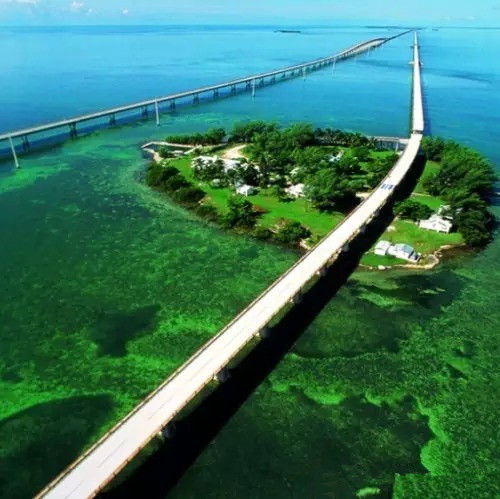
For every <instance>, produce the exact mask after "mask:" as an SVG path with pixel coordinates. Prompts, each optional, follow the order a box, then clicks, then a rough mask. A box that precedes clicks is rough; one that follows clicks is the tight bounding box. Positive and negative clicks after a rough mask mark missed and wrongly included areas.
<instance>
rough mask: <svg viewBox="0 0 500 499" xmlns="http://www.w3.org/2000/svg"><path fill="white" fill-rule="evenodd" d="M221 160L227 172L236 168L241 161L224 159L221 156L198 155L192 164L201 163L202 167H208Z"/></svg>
mask: <svg viewBox="0 0 500 499" xmlns="http://www.w3.org/2000/svg"><path fill="white" fill-rule="evenodd" d="M218 160H221V161H222V164H223V168H224V171H225V172H226V173H227V172H228V171H229V170H233V169H234V168H236V167H237V166H238V165H239V164H240V161H238V160H236V159H222V158H219V156H197V157H196V158H194V159H193V162H192V166H193V167H194V166H195V165H197V164H199V165H200V167H201V168H206V167H207V166H209V165H212V164H214V163H215V162H216V161H218Z"/></svg>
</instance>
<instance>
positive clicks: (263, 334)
mask: <svg viewBox="0 0 500 499" xmlns="http://www.w3.org/2000/svg"><path fill="white" fill-rule="evenodd" d="M259 336H260V337H261V338H262V339H263V340H265V339H266V338H269V337H270V336H271V328H270V327H268V326H265V327H263V328H262V329H261V330H260V331H259Z"/></svg>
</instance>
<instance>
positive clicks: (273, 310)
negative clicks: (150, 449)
mask: <svg viewBox="0 0 500 499" xmlns="http://www.w3.org/2000/svg"><path fill="white" fill-rule="evenodd" d="M413 56H414V63H413V99H412V104H413V120H412V123H413V130H412V132H411V134H410V137H409V140H408V143H407V145H406V148H405V150H404V152H403V153H402V155H401V156H400V157H399V160H398V161H397V163H396V164H395V166H394V167H393V168H392V169H391V171H390V172H389V173H388V175H387V176H386V177H385V178H384V180H383V181H382V182H381V183H380V184H379V186H378V187H377V188H376V189H375V190H374V191H373V192H372V193H371V195H370V196H368V197H367V198H366V199H365V200H364V201H363V202H362V203H361V204H360V205H358V207H357V208H356V209H354V210H353V211H352V212H351V213H350V214H349V215H348V216H347V217H346V219H345V220H344V221H343V222H342V223H341V224H340V225H339V226H337V227H336V228H335V229H334V230H332V231H331V232H330V233H329V234H328V235H327V236H326V237H325V238H324V239H323V240H322V241H321V242H320V243H319V244H318V245H317V246H316V247H315V248H314V249H312V250H311V251H309V252H308V253H307V254H305V255H304V256H303V257H302V258H301V259H300V260H299V261H297V263H295V265H293V266H292V267H291V268H290V269H289V270H288V271H286V272H285V273H284V274H283V275H282V276H281V277H280V278H278V279H277V280H276V281H275V282H274V283H273V284H272V285H271V286H269V287H268V288H267V289H266V290H265V291H264V292H263V293H262V294H261V295H260V296H258V297H257V298H256V299H255V300H254V301H253V302H252V303H251V304H250V305H248V306H247V307H246V308H245V309H244V310H243V311H242V312H241V313H240V314H239V315H238V316H237V317H235V318H234V319H233V320H232V321H231V323H230V324H228V325H227V326H226V327H225V328H224V329H223V330H222V331H220V332H219V333H218V334H217V335H216V336H215V337H214V338H212V339H211V340H210V341H208V342H207V343H206V344H205V345H204V346H203V347H202V348H200V350H198V351H197V352H196V353H195V354H194V355H193V356H192V357H191V358H190V359H189V360H188V361H187V362H186V363H185V364H184V365H182V366H181V367H180V368H179V369H178V370H177V371H176V372H175V373H173V374H172V375H171V376H170V377H169V378H168V379H167V380H166V381H165V382H164V383H163V384H162V385H161V386H159V387H158V388H157V389H156V390H155V391H154V392H153V393H151V394H150V395H149V396H148V397H147V398H146V399H145V400H144V401H143V402H141V403H140V404H139V405H138V406H137V407H136V408H135V409H134V410H133V411H132V412H131V413H130V414H129V415H128V416H126V417H125V418H124V419H123V420H122V421H121V422H120V423H119V424H118V425H116V426H115V427H114V428H113V429H111V430H110V431H109V432H108V433H107V434H106V435H104V436H103V437H102V438H101V439H100V440H99V441H98V442H97V443H96V444H95V445H94V446H93V447H92V448H91V449H89V451H87V452H86V453H85V454H84V455H83V456H82V457H80V458H79V459H78V460H77V461H76V462H75V463H73V464H72V465H71V466H70V467H68V468H67V469H66V470H65V471H64V472H63V473H62V474H61V475H60V476H59V477H57V478H56V479H55V480H54V481H53V482H52V483H50V484H49V485H48V486H47V487H46V488H45V489H44V490H43V491H41V492H40V494H39V496H37V497H44V498H73V499H76V498H85V497H93V496H94V495H96V494H97V493H98V492H99V491H100V490H102V488H103V487H104V486H106V484H108V483H109V482H110V481H111V480H112V479H113V478H114V477H115V476H116V475H117V474H118V473H119V472H120V470H122V469H123V467H124V466H126V465H127V463H129V462H130V461H131V460H132V459H133V458H134V457H135V456H136V455H137V453H138V452H139V451H140V450H141V449H143V448H144V447H145V445H147V444H148V442H150V441H151V439H152V438H153V437H154V436H155V435H156V434H157V433H158V432H159V431H161V430H162V429H163V428H164V427H165V426H166V425H167V424H168V423H169V422H171V421H172V420H173V419H174V418H175V416H176V415H177V414H178V413H179V412H180V411H182V409H183V408H185V407H186V405H187V404H188V403H189V402H190V401H192V400H193V398H194V397H195V396H196V395H197V394H199V393H200V392H201V391H202V390H203V389H204V388H205V387H206V386H207V384H208V383H210V382H211V381H212V380H213V379H214V377H215V376H217V374H219V373H220V372H221V371H223V369H224V368H225V367H226V366H227V365H228V363H229V362H230V361H231V359H233V358H234V357H235V356H236V355H237V354H238V352H240V351H241V349H242V348H243V347H244V346H245V345H247V344H248V343H249V342H250V341H251V340H252V338H254V337H256V336H257V335H259V333H260V332H261V331H262V330H263V329H264V328H265V327H266V326H267V325H268V324H269V322H270V321H271V320H272V319H273V318H274V317H275V316H276V314H277V313H278V312H279V311H280V310H282V309H283V308H284V307H285V306H287V304H289V303H290V302H291V301H293V300H294V299H295V298H297V297H298V296H300V294H301V292H302V290H303V289H304V287H305V286H306V285H307V284H308V282H309V281H310V280H311V279H312V278H313V277H314V276H316V275H318V274H320V273H321V271H322V270H324V269H325V268H326V267H328V266H329V265H330V264H331V263H332V262H333V261H334V260H335V258H336V256H337V255H339V254H340V252H342V251H343V249H345V248H346V245H348V244H349V242H350V241H351V240H352V239H354V238H355V237H356V236H357V235H358V234H359V232H360V231H361V230H363V228H364V227H365V226H366V224H368V223H369V222H370V221H371V220H372V219H373V218H374V217H376V216H377V214H378V213H379V211H380V210H381V208H383V207H384V205H385V204H386V203H387V201H388V200H389V199H390V198H391V196H392V194H393V192H394V189H395V188H396V187H397V186H398V185H399V184H400V183H401V181H402V180H403V179H404V178H405V176H406V174H407V173H408V172H409V170H410V169H411V167H412V165H413V162H414V160H415V158H416V156H417V154H418V152H419V149H420V143H421V140H422V130H423V127H424V117H423V116H424V115H423V105H422V92H421V88H420V85H421V79H420V56H419V48H418V38H417V35H416V34H415V42H414V51H413ZM61 424H63V421H61ZM145 487H147V485H145Z"/></svg>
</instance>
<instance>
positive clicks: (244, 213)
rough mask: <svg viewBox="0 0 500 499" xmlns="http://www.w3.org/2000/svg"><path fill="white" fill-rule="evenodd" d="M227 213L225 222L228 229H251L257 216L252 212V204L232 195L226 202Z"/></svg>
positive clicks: (241, 197)
mask: <svg viewBox="0 0 500 499" xmlns="http://www.w3.org/2000/svg"><path fill="white" fill-rule="evenodd" d="M227 207H228V210H229V211H228V213H227V215H226V218H225V222H226V224H227V225H228V226H229V227H244V228H248V229H249V228H252V227H253V226H254V225H255V223H256V220H257V216H258V214H257V213H256V212H255V211H254V209H253V206H252V203H250V201H248V200H247V199H245V198H244V197H243V196H238V195H234V196H231V197H230V198H229V199H228V201H227Z"/></svg>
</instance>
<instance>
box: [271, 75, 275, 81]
mask: <svg viewBox="0 0 500 499" xmlns="http://www.w3.org/2000/svg"><path fill="white" fill-rule="evenodd" d="M271 82H272V83H275V82H276V75H273V77H272V78H271Z"/></svg>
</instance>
